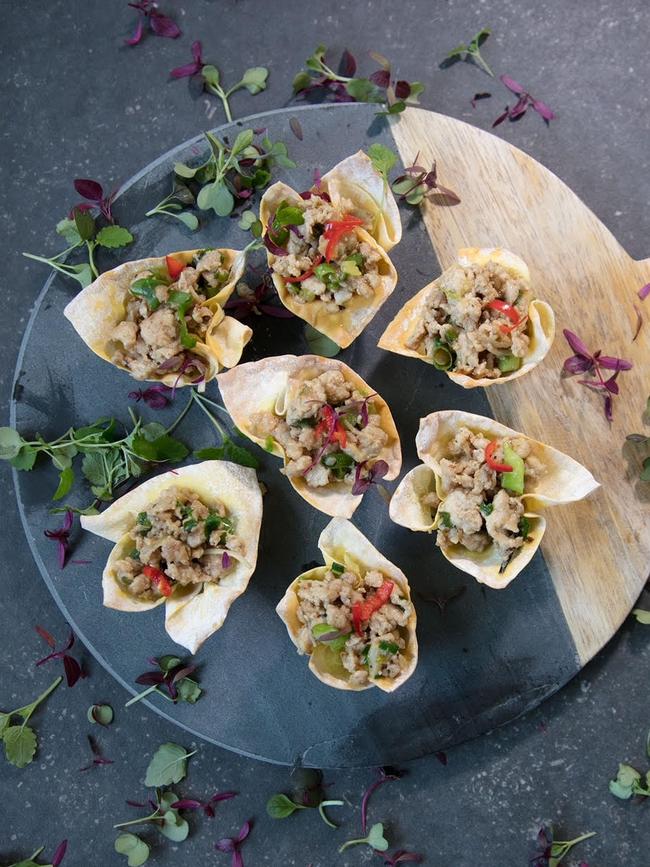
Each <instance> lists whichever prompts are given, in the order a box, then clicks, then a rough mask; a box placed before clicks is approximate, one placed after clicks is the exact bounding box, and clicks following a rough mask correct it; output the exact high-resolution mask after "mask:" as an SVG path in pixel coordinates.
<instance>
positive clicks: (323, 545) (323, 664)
mask: <svg viewBox="0 0 650 867" xmlns="http://www.w3.org/2000/svg"><path fill="white" fill-rule="evenodd" d="M318 547H319V548H320V550H321V553H322V555H323V559H324V561H325V565H324V566H318V567H316V568H315V569H310V570H309V571H308V572H303V574H302V575H299V576H298V577H297V578H296V579H295V581H293V582H292V583H291V584H290V585H289V587H288V588H287V592H286V593H285V594H284V596H283V597H282V599H281V600H280V602H279V603H278V606H277V608H276V609H275V610H276V611H277V612H278V615H279V616H280V619H281V620H282V621H283V623H284V624H285V626H286V627H287V631H288V633H289V637H290V638H291V640H292V641H293V643H294V644H295V646H296V647H297V648H298V651H299V652H300V653H301V654H302V653H305V652H307V653H308V654H309V668H310V670H311V672H312V673H313V674H315V675H316V677H317V678H318V679H319V680H322V681H323V683H326V684H327V685H328V686H333V687H335V688H336V689H345V690H351V691H353V692H360V691H361V690H364V689H370V688H371V687H373V686H378V687H379V689H381V690H382V691H383V692H394V691H395V690H396V689H397V688H398V687H399V686H401V685H402V684H403V683H404V682H405V681H406V680H408V679H409V677H410V676H411V675H412V674H413V672H414V671H415V666H416V665H417V662H418V640H417V636H416V633H415V626H416V621H417V617H416V614H415V607H413V611H412V613H411V616H410V617H409V620H408V623H407V625H406V626H405V627H403V628H402V629H401V630H400V631H401V632H402V633H403V638H404V639H405V642H406V647H405V648H404V650H403V651H402V654H403V655H404V656H405V658H406V660H407V663H408V664H407V666H406V668H405V669H404V671H403V672H402V673H401V674H400V675H399V677H395V678H391V677H380V678H375V679H374V680H372V681H371V682H369V683H367V684H365V685H363V686H359V685H354V684H351V683H350V682H349V678H350V672H349V671H346V669H345V668H343V666H342V665H341V662H340V659H339V658H338V657H337V656H336V655H335V654H333V653H332V651H331V650H330V649H329V648H328V647H327V645H326V644H324V643H321V644H315V645H313V647H312V648H311V649H309V650H307V651H305V649H304V648H303V647H302V646H301V644H300V641H299V635H300V631H301V629H302V626H303V624H302V623H301V622H300V620H299V619H298V608H299V602H298V595H297V593H296V589H297V587H298V584H299V583H300V582H301V581H303V580H310V581H318V580H322V579H323V578H324V577H325V573H326V572H327V571H328V570H329V569H330V568H331V566H332V563H341V564H343V565H344V566H345V567H346V568H347V569H351V570H352V571H359V570H360V569H362V570H363V571H364V572H368V571H370V570H371V569H378V570H379V571H380V572H383V574H384V575H386V577H387V578H389V579H390V580H391V581H394V582H395V583H396V584H397V585H398V586H399V587H400V589H401V591H402V593H403V594H404V595H405V596H406V598H407V599H408V600H409V602H410V601H411V590H410V588H409V584H408V581H407V579H406V575H404V573H403V572H402V570H401V569H398V568H397V566H395V565H394V564H393V563H391V562H390V560H387V559H386V558H385V557H384V556H383V555H382V554H380V553H379V551H378V550H377V549H376V548H375V547H374V546H373V545H371V544H370V542H369V541H368V540H367V539H366V537H365V536H364V535H363V533H360V532H359V530H357V528H356V527H355V526H354V524H351V523H350V521H347V520H345V519H344V518H333V519H332V520H331V521H330V522H329V524H328V525H327V527H325V529H324V530H323V532H322V533H321V534H320V538H319V540H318Z"/></svg>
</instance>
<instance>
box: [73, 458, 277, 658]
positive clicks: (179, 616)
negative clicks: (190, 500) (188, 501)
mask: <svg viewBox="0 0 650 867" xmlns="http://www.w3.org/2000/svg"><path fill="white" fill-rule="evenodd" d="M171 487H177V488H179V489H189V490H191V491H192V492H193V493H194V494H196V495H197V496H198V497H199V498H200V499H201V500H202V501H203V502H204V503H205V505H207V506H209V505H210V503H216V502H221V503H223V505H224V506H225V507H226V509H227V510H228V514H229V516H231V517H232V518H233V521H234V528H235V529H234V532H235V533H236V535H237V537H238V538H239V539H240V540H241V542H242V550H241V552H238V553H235V552H233V551H229V555H230V558H231V560H232V561H233V563H234V564H235V565H234V568H233V569H232V570H231V571H230V572H228V573H227V574H226V575H224V577H223V578H222V579H221V580H220V581H219V583H214V582H210V581H208V582H205V583H204V584H202V585H200V586H196V585H194V586H192V585H188V586H186V587H177V588H176V589H175V590H174V593H173V594H172V595H171V596H170V597H168V598H165V597H161V598H160V599H158V600H154V601H151V600H139V599H137V598H135V597H133V596H131V595H129V594H128V593H127V592H126V591H125V590H124V589H123V588H122V587H121V586H120V584H119V582H118V581H117V578H116V576H115V572H114V568H113V566H114V564H115V563H116V562H117V561H118V560H119V559H121V558H122V557H125V556H126V555H127V554H128V550H127V546H128V548H132V547H133V546H132V542H131V543H129V539H130V537H129V536H128V533H129V531H130V530H131V529H132V528H133V526H134V525H135V524H136V521H137V517H138V514H139V513H140V512H144V511H146V510H147V507H148V506H151V505H153V503H155V501H156V500H157V499H158V497H159V496H160V494H162V492H163V491H166V490H167V489H169V488H171ZM261 522H262V495H261V492H260V487H259V483H258V481H257V476H256V474H255V471H254V470H252V469H249V468H247V467H241V466H239V464H232V463H230V462H228V461H204V462H203V463H200V464H191V465H190V466H186V467H181V468H180V469H177V470H174V471H173V472H172V471H170V472H166V473H161V475H159V476H156V477H155V478H153V479H149V480H148V481H146V482H143V483H142V484H141V485H139V486H138V487H137V488H134V489H133V490H132V491H129V492H128V493H127V494H124V496H123V497H120V498H119V500H116V501H115V502H114V503H112V504H111V505H110V506H109V507H108V508H107V509H106V510H105V511H104V512H102V513H101V514H99V515H89V516H86V515H82V517H81V525H82V527H83V528H84V529H85V530H90V532H91V533H95V534H96V535H98V536H102V537H103V538H104V539H109V540H110V541H111V542H115V546H114V547H113V550H112V551H111V553H110V555H109V557H108V561H107V563H106V568H105V569H104V572H103V575H102V588H103V591H104V605H105V606H106V607H107V608H114V609H116V610H117V611H148V610H149V609H150V608H155V607H156V606H157V605H162V604H163V603H164V605H165V629H166V630H167V633H168V635H169V636H170V638H172V640H173V641H175V642H176V643H177V644H181V645H182V646H183V647H186V648H187V649H188V650H189V651H190V652H191V653H195V652H196V650H197V649H198V648H199V647H200V645H201V644H202V643H203V642H204V641H205V639H206V638H209V637H210V636H211V635H212V633H213V632H216V631H217V630H218V629H220V628H221V626H222V625H223V622H224V620H225V619H226V615H227V614H228V609H229V608H230V606H231V605H232V603H233V602H234V600H235V599H236V598H237V597H238V596H241V594H242V593H243V592H244V591H245V590H246V587H247V586H248V582H249V580H250V577H251V575H252V574H253V572H254V571H255V564H256V562H257V546H258V543H259V534H260V526H261Z"/></svg>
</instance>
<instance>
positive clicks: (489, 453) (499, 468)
mask: <svg viewBox="0 0 650 867" xmlns="http://www.w3.org/2000/svg"><path fill="white" fill-rule="evenodd" d="M496 449H497V443H496V440H492V442H489V443H488V444H487V445H486V446H485V463H486V464H487V465H488V467H489V468H490V469H491V470H494V471H495V472H497V473H511V472H512V467H511V466H510V464H500V463H498V461H495V460H494V458H493V455H494V452H495V451H496Z"/></svg>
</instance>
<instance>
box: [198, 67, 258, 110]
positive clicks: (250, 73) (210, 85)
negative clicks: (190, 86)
mask: <svg viewBox="0 0 650 867" xmlns="http://www.w3.org/2000/svg"><path fill="white" fill-rule="evenodd" d="M201 75H202V76H203V88H204V90H206V91H207V92H208V93H213V94H214V95H215V96H218V97H219V99H220V100H221V104H222V105H223V110H224V113H225V115H226V118H227V120H228V123H232V112H231V111H230V103H229V102H228V100H229V99H230V97H231V96H232V95H233V93H236V92H237V91H238V90H244V89H245V90H247V91H248V92H249V93H252V94H253V95H255V94H257V93H261V92H262V91H263V90H266V80H267V78H268V77H269V71H268V69H266V67H264V66H251V67H250V69H247V70H246V71H245V72H244V74H243V76H242V77H241V80H240V81H238V82H237V84H233V86H232V87H229V88H228V89H227V90H226V89H225V88H224V87H223V86H222V84H221V76H220V74H219V70H218V69H217V67H216V66H213V65H212V64H206V65H205V66H204V67H203V69H202V70H201Z"/></svg>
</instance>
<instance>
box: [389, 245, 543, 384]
mask: <svg viewBox="0 0 650 867" xmlns="http://www.w3.org/2000/svg"><path fill="white" fill-rule="evenodd" d="M554 336H555V316H554V315H553V311H552V309H551V308H550V307H549V305H548V304H547V303H546V302H545V301H540V300H539V299H536V298H534V297H533V292H532V289H531V285H530V272H529V271H528V266H527V265H526V263H525V262H523V261H522V260H521V259H520V258H519V257H518V256H515V255H514V254H513V253H509V252H508V251H507V250H503V249H501V248H500V247H495V248H485V249H479V248H477V247H468V248H466V249H464V250H459V252H458V261H457V262H456V264H454V265H452V266H451V268H448V269H447V270H446V271H444V272H443V274H441V276H440V277H438V279H437V280H434V281H433V283H429V285H428V286H425V287H424V289H422V290H421V291H420V292H418V294H417V295H416V296H415V297H414V298H412V299H411V300H410V301H409V302H408V303H407V304H405V305H404V307H403V308H402V309H401V310H400V312H399V313H398V314H397V316H396V317H395V319H393V321H392V322H391V323H390V325H389V326H388V328H387V329H386V330H385V331H384V333H383V334H382V336H381V339H380V341H379V344H378V345H379V347H380V348H381V349H388V350H390V351H391V352H396V353H398V354H399V355H409V356H412V357H413V358H420V359H421V360H422V361H426V363H427V364H432V365H433V366H434V367H435V368H437V369H438V370H444V371H445V372H446V373H447V374H448V376H449V378H450V379H452V380H453V381H454V382H456V383H458V385H462V386H463V388H476V387H477V386H488V385H494V384H496V383H500V382H509V381H510V380H512V379H517V377H519V376H523V375H524V374H525V373H528V371H530V370H532V369H533V368H534V367H536V366H537V365H538V364H539V363H540V361H541V360H542V359H543V358H544V356H545V355H546V354H547V352H548V351H549V349H550V348H551V344H552V343H553V337H554Z"/></svg>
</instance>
